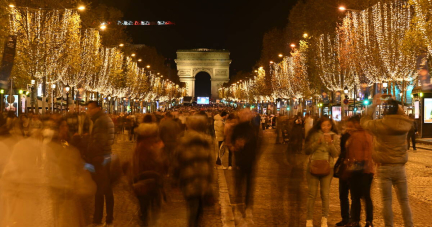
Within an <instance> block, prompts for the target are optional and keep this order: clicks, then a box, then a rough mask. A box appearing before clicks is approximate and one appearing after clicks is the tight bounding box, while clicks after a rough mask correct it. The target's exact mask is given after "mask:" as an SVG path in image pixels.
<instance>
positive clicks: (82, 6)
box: [78, 5, 86, 11]
mask: <svg viewBox="0 0 432 227" xmlns="http://www.w3.org/2000/svg"><path fill="white" fill-rule="evenodd" d="M85 9H86V7H85V6H84V5H80V6H78V10H79V11H84V10H85Z"/></svg>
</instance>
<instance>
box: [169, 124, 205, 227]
mask: <svg viewBox="0 0 432 227" xmlns="http://www.w3.org/2000/svg"><path fill="white" fill-rule="evenodd" d="M207 121H208V120H207V118H206V117H205V116H192V117H189V118H188V119H187V128H188V130H187V131H186V132H185V135H184V136H183V137H182V138H181V139H180V140H179V144H178V146H177V148H176V151H175V159H174V177H175V178H176V179H178V181H179V184H180V187H181V190H182V192H183V196H184V197H185V199H186V201H187V206H188V211H189V215H188V216H189V217H188V226H189V227H197V226H199V223H200V219H201V217H202V214H203V207H204V205H205V203H206V202H209V200H213V198H212V196H213V191H212V186H211V183H212V176H213V165H212V163H213V158H212V148H213V145H212V140H211V138H210V136H208V135H207V134H206V131H207V128H208V126H207Z"/></svg>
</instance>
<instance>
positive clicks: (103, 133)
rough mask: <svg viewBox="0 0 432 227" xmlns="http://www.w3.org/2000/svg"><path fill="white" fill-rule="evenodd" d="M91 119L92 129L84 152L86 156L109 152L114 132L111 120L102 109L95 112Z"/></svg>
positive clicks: (91, 156)
mask: <svg viewBox="0 0 432 227" xmlns="http://www.w3.org/2000/svg"><path fill="white" fill-rule="evenodd" d="M91 120H92V121H93V129H92V132H91V135H90V141H89V146H88V150H87V154H86V156H87V158H93V157H96V156H102V155H107V154H111V146H112V145H113V144H114V133H115V130H114V123H113V121H112V120H111V118H110V117H109V116H108V115H106V114H104V113H103V112H102V111H99V112H98V113H96V114H95V115H94V116H93V117H92V118H91Z"/></svg>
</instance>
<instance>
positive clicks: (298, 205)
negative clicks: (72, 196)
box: [87, 130, 432, 227]
mask: <svg viewBox="0 0 432 227" xmlns="http://www.w3.org/2000/svg"><path fill="white" fill-rule="evenodd" d="M263 134H264V141H263V148H262V150H261V152H260V153H259V157H258V162H257V166H256V170H257V171H256V174H255V176H254V182H255V184H254V190H253V191H254V196H253V201H254V205H253V221H254V223H255V224H254V225H252V224H249V225H248V226H289V227H298V226H305V225H306V198H307V183H306V180H305V173H306V165H307V161H308V157H307V156H306V155H303V154H290V153H287V152H286V150H287V145H284V144H275V131H274V130H265V131H264V133H263ZM431 142H432V141H431ZM431 144H432V143H431ZM134 145H135V143H133V142H130V141H128V140H127V138H126V136H120V137H119V138H118V139H117V141H116V144H115V145H114V147H113V153H114V154H116V155H117V156H118V157H119V158H120V160H121V161H124V160H128V159H129V158H130V157H131V155H132V152H133V149H134ZM431 150H432V145H428V144H426V143H423V144H421V145H419V146H418V149H417V151H412V150H410V151H409V161H408V163H407V165H406V170H407V177H408V182H409V199H410V204H411V209H412V213H413V219H414V225H415V226H422V227H432V215H431V214H432V187H431V185H432V152H431ZM227 159H228V155H227V154H226V155H224V157H222V163H223V165H224V166H227V163H228V162H227V161H228V160H227ZM234 169H235V168H234ZM234 171H235V170H227V169H221V168H218V169H215V170H214V174H215V178H214V179H215V180H214V182H213V189H214V192H215V198H216V202H215V204H214V206H211V207H207V208H206V209H205V213H204V216H203V220H202V225H201V226H205V227H207V226H209V227H213V226H214V227H216V226H217V227H222V226H223V227H233V226H235V224H234V216H233V209H234V207H235V206H237V205H239V204H237V203H238V202H237V201H239V197H236V193H235V188H234V180H235V179H234ZM165 186H166V187H165V188H166V192H167V194H168V201H167V202H166V203H164V204H163V205H162V209H161V213H160V216H159V218H158V220H157V221H155V222H153V223H152V224H153V225H152V226H162V227H165V226H167V227H168V226H180V227H181V226H187V208H186V202H185V200H184V198H183V196H182V193H181V191H180V190H179V189H178V188H172V187H171V184H170V181H169V179H168V180H167V181H166V184H165ZM379 191H380V190H379V186H378V184H377V180H376V179H374V183H373V185H372V199H373V202H374V224H375V226H377V227H381V226H384V222H383V217H382V214H381V209H382V207H383V206H382V202H381V198H380V192H379ZM318 197H319V196H318ZM395 197H396V196H394V198H393V200H394V202H393V204H394V205H393V210H394V220H395V227H398V226H403V222H402V215H401V211H400V208H399V205H398V202H397V199H396V198H395ZM114 199H115V207H114V226H131V227H134V226H140V220H139V218H138V212H139V208H138V204H137V201H136V199H135V197H134V195H133V194H132V193H131V191H130V188H129V186H128V185H127V183H126V179H124V178H122V179H121V181H120V182H119V183H118V184H117V185H116V186H115V187H114ZM91 202H92V201H91ZM89 207H91V205H89ZM87 210H88V212H87V213H88V214H91V212H92V209H91V208H88V207H87ZM320 214H321V201H320V198H317V200H316V203H315V214H314V224H315V225H314V226H316V227H317V226H320V225H319V222H320V220H321V215H320ZM90 218H91V216H88V219H89V220H90ZM364 219H365V218H364V216H363V217H362V220H364ZM339 221H340V206H339V196H338V179H336V178H334V179H333V181H332V184H331V189H330V216H329V218H328V222H329V226H334V225H335V224H336V223H337V222H339ZM363 224H364V221H363Z"/></svg>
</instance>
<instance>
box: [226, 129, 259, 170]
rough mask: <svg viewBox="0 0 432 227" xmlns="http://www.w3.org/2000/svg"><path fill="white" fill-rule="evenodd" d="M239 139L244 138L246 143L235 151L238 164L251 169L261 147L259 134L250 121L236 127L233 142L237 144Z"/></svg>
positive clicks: (243, 168)
mask: <svg viewBox="0 0 432 227" xmlns="http://www.w3.org/2000/svg"><path fill="white" fill-rule="evenodd" d="M237 140H244V141H245V145H244V147H243V148H241V149H240V150H237V151H235V153H234V154H235V161H236V165H237V166H238V167H240V169H242V170H245V171H251V170H252V168H253V167H254V165H255V162H256V157H257V154H258V149H259V136H258V134H257V131H256V130H254V128H253V126H252V124H251V123H250V122H244V123H240V124H238V125H236V126H235V127H234V130H233V133H232V137H231V143H232V144H233V145H234V146H235V144H236V141H237Z"/></svg>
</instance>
